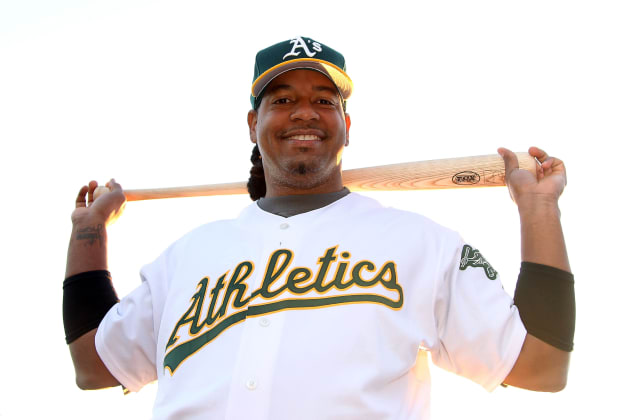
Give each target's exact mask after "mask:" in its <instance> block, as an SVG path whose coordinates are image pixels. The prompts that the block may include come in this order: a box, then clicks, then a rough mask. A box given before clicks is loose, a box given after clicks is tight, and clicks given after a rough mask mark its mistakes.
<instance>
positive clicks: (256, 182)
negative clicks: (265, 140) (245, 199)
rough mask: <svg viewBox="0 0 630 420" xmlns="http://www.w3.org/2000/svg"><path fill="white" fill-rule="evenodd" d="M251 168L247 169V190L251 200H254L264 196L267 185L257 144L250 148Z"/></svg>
mask: <svg viewBox="0 0 630 420" xmlns="http://www.w3.org/2000/svg"><path fill="white" fill-rule="evenodd" d="M250 160H251V162H252V169H250V170H249V180H248V181H247V192H249V196H250V197H251V199H252V201H256V200H258V199H259V198H261V197H264V196H265V194H266V193H267V185H266V184H265V170H264V168H263V164H262V156H261V155H260V150H259V149H258V145H255V146H254V150H252V157H251V158H250Z"/></svg>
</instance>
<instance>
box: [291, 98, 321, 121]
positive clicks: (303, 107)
mask: <svg viewBox="0 0 630 420" xmlns="http://www.w3.org/2000/svg"><path fill="white" fill-rule="evenodd" d="M291 119H292V120H302V121H309V120H318V119H319V114H318V113H317V111H316V110H315V108H314V107H313V104H311V102H310V101H306V100H304V101H297V102H296V103H295V108H294V109H293V112H292V113H291Z"/></svg>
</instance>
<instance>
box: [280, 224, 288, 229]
mask: <svg viewBox="0 0 630 420" xmlns="http://www.w3.org/2000/svg"><path fill="white" fill-rule="evenodd" d="M288 228H289V224H288V223H282V224H280V229H288Z"/></svg>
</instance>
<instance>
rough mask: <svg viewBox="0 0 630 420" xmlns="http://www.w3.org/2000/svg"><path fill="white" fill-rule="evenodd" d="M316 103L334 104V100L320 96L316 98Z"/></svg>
mask: <svg viewBox="0 0 630 420" xmlns="http://www.w3.org/2000/svg"><path fill="white" fill-rule="evenodd" d="M317 103H318V104H320V105H333V106H334V105H335V102H334V101H332V100H330V99H326V98H320V99H318V100H317Z"/></svg>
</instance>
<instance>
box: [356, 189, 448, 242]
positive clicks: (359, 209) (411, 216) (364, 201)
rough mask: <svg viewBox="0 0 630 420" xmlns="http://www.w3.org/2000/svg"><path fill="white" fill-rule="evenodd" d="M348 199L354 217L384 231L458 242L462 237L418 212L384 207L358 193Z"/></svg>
mask: <svg viewBox="0 0 630 420" xmlns="http://www.w3.org/2000/svg"><path fill="white" fill-rule="evenodd" d="M347 198H348V199H349V200H348V201H349V203H348V207H349V209H351V210H354V212H353V213H354V214H353V217H356V216H360V217H361V218H364V219H363V220H366V221H367V223H371V224H372V225H375V224H376V223H378V224H379V225H380V226H381V227H382V228H384V229H395V230H404V231H406V232H409V233H410V234H412V233H418V234H420V233H421V234H422V236H423V237H424V238H425V239H426V238H427V237H431V236H433V237H436V238H444V239H452V240H457V241H459V239H460V235H459V234H458V233H457V232H455V231H454V230H452V229H450V228H448V227H446V226H443V225H441V224H439V223H437V222H435V221H434V220H432V219H430V218H428V217H426V216H424V215H422V214H420V213H418V212H415V211H409V210H403V209H399V208H396V207H388V206H384V205H383V204H381V203H380V202H379V201H378V200H376V199H374V198H371V197H367V196H365V195H362V194H358V193H351V194H349V195H348V197H347ZM359 220H361V219H359Z"/></svg>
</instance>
